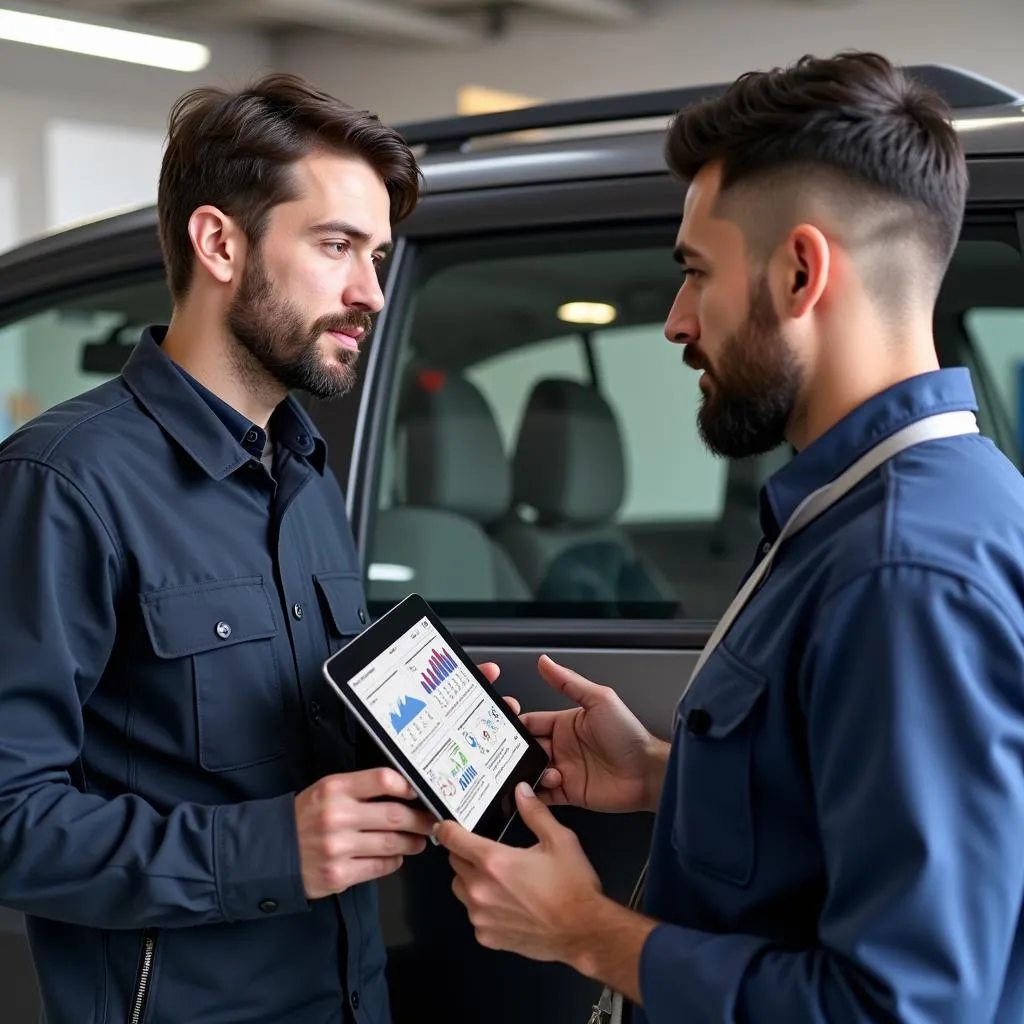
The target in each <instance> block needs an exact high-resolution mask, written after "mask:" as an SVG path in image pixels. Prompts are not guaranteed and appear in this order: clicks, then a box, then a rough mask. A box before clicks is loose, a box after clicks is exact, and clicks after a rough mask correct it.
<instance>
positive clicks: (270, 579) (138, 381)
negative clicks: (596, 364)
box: [0, 75, 432, 1024]
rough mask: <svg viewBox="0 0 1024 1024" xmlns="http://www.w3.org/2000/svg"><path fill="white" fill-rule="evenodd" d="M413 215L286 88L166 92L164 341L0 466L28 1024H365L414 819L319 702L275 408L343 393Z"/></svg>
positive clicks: (357, 121)
mask: <svg viewBox="0 0 1024 1024" xmlns="http://www.w3.org/2000/svg"><path fill="white" fill-rule="evenodd" d="M418 193H419V170H418V168H417V166H416V162H415V160H414V158H413V155H412V153H411V151H410V150H409V148H408V147H407V146H406V145H405V143H404V142H403V140H402V139H401V138H400V137H399V136H398V135H397V134H396V133H395V132H394V131H392V130H391V129H389V128H387V127H385V126H384V125H382V124H381V123H380V122H379V120H378V119H377V118H376V117H375V116H373V115H371V114H369V113H366V112H364V111H359V110H354V109H351V108H349V107H347V106H346V105H344V104H342V103H340V102H338V101H337V100H335V99H333V98H332V97H330V96H327V95H325V94H323V93H321V92H319V91H317V90H315V89H313V88H311V87H310V86H309V85H307V84H306V83H305V82H303V81H302V80H300V79H297V78H294V77H291V76H286V75H272V76H270V77H268V78H265V79H264V80H262V81H260V82H258V83H256V84H255V85H253V86H252V87H251V88H248V89H244V90H242V91H240V92H235V93H229V92H226V91H221V90H215V89H202V90H198V91H195V92H191V93H189V94H187V95H186V96H184V97H183V98H182V99H181V100H180V101H179V103H178V104H177V105H176V107H175V109H174V111H173V112H172V115H171V119H170V130H169V136H168V144H167V148H166V152H165V155H164V159H163V166H162V170H161V176H160V183H159V199H158V210H159V222H160V235H161V242H162V246H163V252H164V258H165V264H166V270H167V277H168V281H169V285H170V291H171V294H172V297H173V300H174V310H173V315H172V318H171V323H170V325H169V326H168V327H154V328H151V329H149V330H147V331H145V332H144V333H143V335H142V338H141V340H140V341H139V343H138V345H137V347H136V348H135V349H134V351H133V353H132V355H131V357H130V358H129V360H128V362H127V365H126V366H125V368H124V371H123V373H122V374H121V375H120V376H119V377H118V378H116V379H114V380H112V381H110V382H108V383H106V384H104V385H102V386H101V387H99V388H97V389H96V390H94V391H92V392H90V393H88V394H85V395H82V396H81V397H79V398H77V399H75V400H73V401H70V402H66V403H64V404H63V405H60V406H58V407H56V408H54V409H51V410H50V411H48V412H46V413H44V414H43V415H41V416H39V417H38V418H37V419H35V420H34V421H32V422H31V423H29V424H28V425H27V426H25V427H24V428H23V429H22V430H21V431H19V432H18V433H17V434H15V435H14V436H13V437H11V438H10V439H9V440H8V441H6V442H5V444H4V445H3V446H2V447H0V493H2V494H3V496H4V498H3V517H4V518H3V528H2V529H0V565H2V567H3V572H2V574H0V579H2V581H3V582H2V583H0V621H2V623H3V649H4V659H3V665H2V667H0V850H2V851H3V853H2V856H0V901H2V902H3V903H4V904H5V905H6V906H8V907H12V908H14V909H17V910H20V911H23V912H24V913H25V914H26V915H27V926H28V934H29V939H30V942H31V947H32V953H33V957H34V960H35V965H36V969H37V973H38V977H39V981H40V988H41V993H42V1001H43V1005H44V1012H45V1017H46V1020H47V1021H48V1022H49V1024H80V1022H82V1021H85V1020H94V1021H118V1022H123V1021H131V1022H134V1024H141V1022H143V1021H155V1020H161V1021H183V1022H184V1021H188V1022H189V1024H212V1022H214V1021H225V1022H226V1021H230V1022H231V1024H247V1022H253V1024H255V1022H260V1024H280V1022H283V1021H288V1022H289V1024H303V1022H309V1024H314V1022H315V1024H327V1022H340V1021H343V1020H344V1021H350V1022H352V1021H367V1022H370V1021H372V1022H374V1024H381V1022H384V1021H387V1020H388V1019H389V1011H388V997H387V989H386V986H385V976H384V959H385V950H384V945H383V942H382V938H381V935H380V932H379V921H378V906H377V896H376V893H375V889H374V886H373V880H375V879H377V878H380V877H382V876H384V875H387V874H389V873H391V872H393V871H395V870H396V869H397V868H398V867H399V866H400V865H401V863H402V859H403V857H404V856H407V855H411V854H416V853H418V852H419V851H421V850H422V849H423V848H424V846H425V838H424V837H425V835H426V834H427V832H428V831H429V824H430V821H431V820H432V819H429V818H428V817H427V815H426V814H424V813H422V812H418V811H416V810H415V809H414V808H413V806H412V805H411V804H410V803H407V802H406V801H408V800H410V799H411V798H412V797H413V796H414V793H413V791H412V790H411V788H410V787H409V786H408V784H407V783H406V782H405V781H404V780H403V778H402V777H401V776H400V775H399V774H398V773H397V772H394V771H391V770H384V769H381V768H379V767H370V764H371V762H370V761H369V760H368V759H367V758H366V756H365V755H366V751H365V750H364V749H363V748H362V741H360V740H359V736H360V735H361V734H360V732H359V731H358V730H357V729H356V728H355V726H354V724H353V723H352V722H351V721H349V720H348V719H347V718H346V717H345V715H344V714H343V712H342V709H341V707H340V706H339V704H338V702H337V701H335V700H332V699H331V698H330V696H328V695H327V693H326V692H325V688H324V682H323V679H322V676H321V665H322V663H323V661H324V659H325V658H326V657H327V656H329V655H330V654H331V653H332V652H333V651H334V650H337V649H338V648H339V647H340V646H341V645H342V644H344V643H345V642H346V640H347V639H349V638H350V637H351V636H353V635H355V634H356V633H358V632H359V631H360V630H361V629H362V627H363V625H364V624H365V623H366V621H367V615H366V611H365V603H364V598H363V593H362V585H361V572H360V567H359V561H358V558H357V554H356V550H355V545H354V543H353V539H352V535H351V532H350V530H349V527H348V524H347V521H346V515H345V504H344V501H343V499H342V494H341V491H340V488H339V486H338V483H337V481H336V479H335V477H334V475H333V474H332V472H331V471H330V469H329V468H328V463H327V452H326V448H325V444H324V441H323V439H322V438H321V437H320V436H319V435H318V433H317V431H316V428H315V427H314V425H313V423H312V422H311V420H310V419H309V418H308V416H307V415H306V414H305V412H304V411H303V409H302V408H301V407H300V405H299V404H298V403H297V402H296V400H295V399H294V398H293V397H292V396H291V395H290V394H289V392H290V391H291V390H292V389H301V390H305V391H307V392H309V393H311V394H313V395H316V396H317V397H318V398H325V399H326V398H331V397H334V396H337V395H341V394H343V393H344V392H345V391H347V390H348V389H349V388H350V387H351V385H352V382H353V380H354V379H355V373H356V364H357V360H358V357H359V353H360V351H361V349H363V348H364V347H365V346H366V344H367V341H368V338H369V333H370V327H371V321H372V316H373V314H374V313H376V312H377V311H378V310H379V309H380V308H381V306H382V304H383V296H382V294H381V289H380V286H379V283H378V265H379V263H380V261H381V260H382V259H383V258H384V255H385V254H386V253H387V251H388V248H389V246H390V244H391V229H392V225H393V223H395V222H397V221H398V220H400V219H402V218H403V217H405V216H406V215H407V214H408V213H409V212H410V211H411V210H412V209H413V208H414V206H415V204H416V202H417V199H418Z"/></svg>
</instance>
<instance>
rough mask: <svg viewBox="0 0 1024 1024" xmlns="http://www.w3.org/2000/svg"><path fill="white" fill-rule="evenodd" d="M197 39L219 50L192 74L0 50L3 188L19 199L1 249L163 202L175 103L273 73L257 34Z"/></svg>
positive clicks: (11, 47) (31, 50)
mask: <svg viewBox="0 0 1024 1024" xmlns="http://www.w3.org/2000/svg"><path fill="white" fill-rule="evenodd" d="M190 38H196V39H200V40H201V41H204V42H208V43H209V44H210V45H211V47H212V49H213V59H212V60H211V63H210V65H209V67H207V68H205V69H204V70H203V71H202V72H199V73H197V74H191V75H189V74H180V73H176V72H171V71H162V70H159V69H155V68H146V67H141V66H136V65H132V64H126V63H123V62H115V61H108V60H99V59H96V58H89V57H83V56H78V55H76V54H65V53H59V52H57V51H52V50H46V49H43V48H40V47H34V46H19V45H15V44H12V43H3V42H0V179H2V180H4V181H6V182H8V183H9V185H8V187H9V189H10V190H11V192H12V193H13V216H11V217H10V218H9V219H10V220H11V221H12V223H10V224H7V222H6V221H5V225H6V226H7V230H6V231H4V232H3V237H0V249H2V248H6V247H7V246H8V245H10V244H14V243H16V242H20V241H24V240H25V239H27V238H30V237H33V236H35V235H37V234H39V233H41V232H44V231H46V230H49V229H50V228H53V227H56V226H59V225H60V224H63V223H66V222H67V221H68V220H77V219H80V218H83V217H89V216H94V215H97V214H100V213H104V212H106V211H108V210H111V209H113V208H116V207H118V206H121V205H124V204H135V203H138V202H149V201H153V200H155V198H156V169H157V168H158V167H159V159H158V154H159V148H160V145H161V144H162V141H161V140H162V138H163V135H164V133H165V130H166V123H167V114H168V111H169V110H170V107H171V105H172V104H173V103H174V100H175V99H176V98H177V97H178V96H179V95H180V94H181V93H182V92H184V91H185V90H187V89H190V88H193V87H194V86H196V85H202V84H208V83H212V84H217V85H239V84H242V83H243V82H244V81H245V80H246V79H247V78H248V77H249V76H250V75H251V74H252V73H254V72H258V71H264V70H269V69H270V68H271V67H272V66H273V64H274V60H273V55H272V52H271V47H270V44H269V43H267V42H266V41H264V40H263V39H261V38H259V37H257V36H255V35H251V36H250V35H245V34H232V35H226V34H225V35H207V36H196V35H190ZM3 216H4V214H2V213H0V219H2V218H3Z"/></svg>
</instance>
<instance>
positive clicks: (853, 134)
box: [665, 51, 967, 277]
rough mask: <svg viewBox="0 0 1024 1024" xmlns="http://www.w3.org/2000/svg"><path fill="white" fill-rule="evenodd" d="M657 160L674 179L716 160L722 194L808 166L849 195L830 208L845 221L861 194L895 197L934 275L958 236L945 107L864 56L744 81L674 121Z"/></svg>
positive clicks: (961, 199) (875, 57) (961, 175)
mask: <svg viewBox="0 0 1024 1024" xmlns="http://www.w3.org/2000/svg"><path fill="white" fill-rule="evenodd" d="M665 158H666V160H667V162H668V165H669V167H670V169H671V170H672V171H673V172H674V173H675V174H676V175H677V176H678V177H680V178H682V179H683V180H688V179H690V178H692V177H693V176H694V175H695V174H696V173H697V172H698V171H699V170H700V169H701V167H703V166H704V165H705V164H707V163H710V162H714V161H721V164H722V179H721V193H722V194H723V195H724V193H725V192H726V191H727V190H729V189H732V188H733V187H734V186H736V185H737V184H739V183H744V184H747V183H749V184H750V187H751V188H752V189H754V188H756V186H757V185H758V184H760V183H761V182H768V181H773V182H774V181H776V180H778V178H779V177H780V175H781V176H783V177H784V176H786V174H787V172H788V171H793V175H794V177H795V178H796V181H797V184H799V182H800V176H801V175H803V176H804V181H805V182H806V180H807V175H808V174H809V172H810V173H813V172H814V171H815V170H819V171H821V172H824V177H825V178H827V179H830V180H831V181H833V182H836V181H838V182H840V183H841V185H842V188H843V189H844V190H845V192H846V193H850V192H853V193H855V194H856V196H857V198H855V199H852V201H851V203H850V204H849V205H848V206H846V205H844V206H843V207H842V209H843V212H846V211H849V212H850V213H852V215H853V217H856V216H857V212H858V209H863V207H858V203H862V202H863V201H864V200H865V198H867V199H868V201H870V200H871V199H876V200H878V199H880V200H882V201H889V202H890V203H891V201H895V202H896V204H897V205H898V206H900V207H902V208H903V209H904V213H905V216H903V217H902V218H900V225H901V228H900V230H901V231H904V230H905V231H909V232H911V233H912V235H913V237H914V238H915V239H917V240H918V241H919V242H920V243H921V244H922V245H923V248H924V251H925V253H926V254H927V255H928V256H929V257H930V260H931V261H932V265H933V267H934V269H935V270H938V271H940V277H941V273H944V272H945V269H946V267H947V266H948V263H949V260H950V258H951V256H952V253H953V249H954V247H955V245H956V242H957V239H958V237H959V234H960V226H961V223H962V220H963V214H964V207H965V203H966V197H967V165H966V161H965V159H964V154H963V150H962V148H961V145H960V140H959V137H958V136H957V133H956V130H955V128H954V127H953V125H952V124H951V123H950V111H949V109H948V107H947V105H946V103H945V102H944V101H943V99H942V98H941V97H940V96H939V95H938V94H936V93H934V92H932V91H930V90H928V89H926V88H924V87H923V86H921V85H920V84H918V83H916V82H915V81H913V80H912V79H911V78H910V77H909V76H908V75H907V74H906V73H904V72H903V71H901V70H900V69H898V68H896V67H894V66H893V65H892V64H891V63H890V62H889V61H888V60H887V59H886V58H885V57H882V56H880V55H879V54H876V53H862V52H854V51H844V52H842V53H839V54H837V55H836V56H834V57H831V58H827V59H823V58H816V57H811V56H806V57H802V58H801V59H800V60H798V61H797V62H796V63H795V64H792V65H790V66H789V67H787V68H774V69H772V70H770V71H761V72H749V73H747V74H744V75H742V76H740V77H739V78H738V79H737V80H736V81H735V82H734V83H733V84H732V85H731V86H730V87H729V88H728V89H727V90H726V91H725V92H724V93H723V94H722V95H720V96H718V97H714V98H712V99H709V100H705V101H703V102H702V103H699V104H697V105H695V106H693V107H689V108H687V109H684V110H683V111H681V112H680V113H679V114H678V116H677V117H676V118H675V119H674V121H673V122H672V124H671V126H670V129H669V133H668V136H667V139H666V143H665ZM833 194H836V193H835V190H833ZM762 209H763V208H762ZM904 237H906V236H904Z"/></svg>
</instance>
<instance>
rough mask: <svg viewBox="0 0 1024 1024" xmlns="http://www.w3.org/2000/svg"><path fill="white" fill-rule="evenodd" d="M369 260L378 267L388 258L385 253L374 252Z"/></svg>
mask: <svg viewBox="0 0 1024 1024" xmlns="http://www.w3.org/2000/svg"><path fill="white" fill-rule="evenodd" d="M371 258H372V259H373V262H374V263H375V264H376V265H377V266H378V267H379V266H380V265H381V264H382V263H383V262H384V261H385V260H386V259H387V258H388V255H387V253H385V252H375V253H374V254H373V256H372V257H371Z"/></svg>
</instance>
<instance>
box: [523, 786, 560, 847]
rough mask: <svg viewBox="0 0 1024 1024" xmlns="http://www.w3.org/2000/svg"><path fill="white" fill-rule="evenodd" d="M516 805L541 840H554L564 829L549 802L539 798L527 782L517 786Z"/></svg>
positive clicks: (531, 829) (527, 825)
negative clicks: (549, 807) (548, 806)
mask: <svg viewBox="0 0 1024 1024" xmlns="http://www.w3.org/2000/svg"><path fill="white" fill-rule="evenodd" d="M516 807H518V808H519V815H520V817H521V818H522V819H523V823H524V824H525V825H526V827H527V828H528V829H529V830H530V831H531V832H532V833H533V834H534V835H535V836H536V837H537V838H538V839H539V840H540V841H541V842H549V843H550V842H554V841H555V840H556V839H557V838H558V836H559V834H560V833H561V832H562V831H563V828H564V826H562V825H561V824H559V822H558V819H557V818H555V816H554V815H553V814H552V813H551V811H549V810H548V808H547V804H546V803H545V802H544V801H543V800H538V799H537V797H536V795H535V794H534V792H533V790H532V789H531V788H530V786H529V784H528V783H526V782H520V783H519V785H518V786H516Z"/></svg>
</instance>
